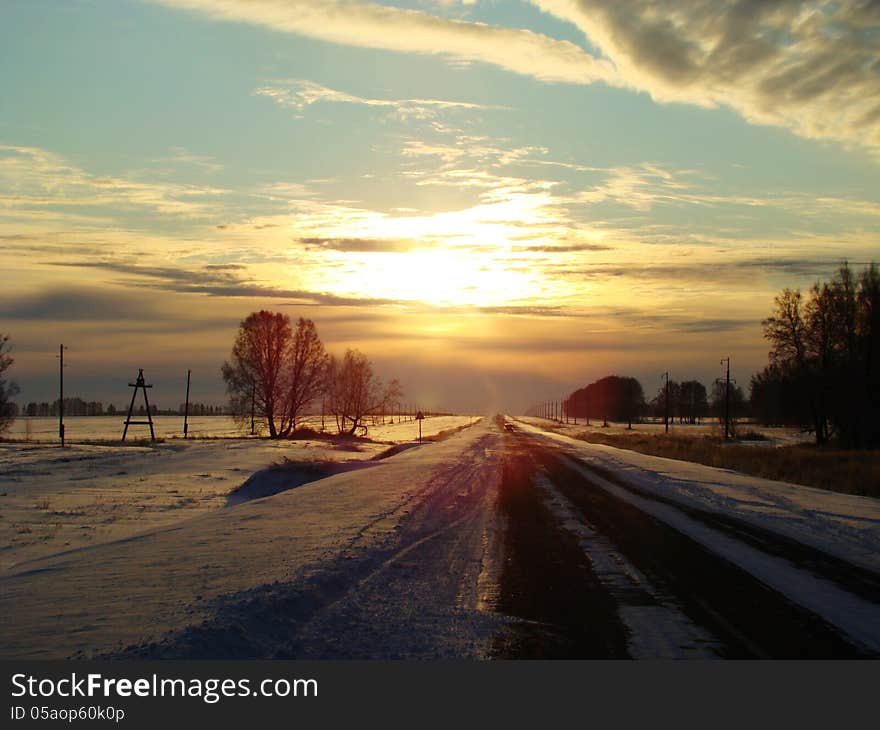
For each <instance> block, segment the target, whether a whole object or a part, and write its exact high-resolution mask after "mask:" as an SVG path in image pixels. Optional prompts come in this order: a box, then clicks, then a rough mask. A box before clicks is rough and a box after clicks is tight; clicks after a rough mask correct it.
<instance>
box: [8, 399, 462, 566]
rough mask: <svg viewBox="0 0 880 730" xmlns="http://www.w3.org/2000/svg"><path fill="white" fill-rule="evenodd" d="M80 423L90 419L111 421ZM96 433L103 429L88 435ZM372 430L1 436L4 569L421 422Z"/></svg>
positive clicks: (204, 502)
mask: <svg viewBox="0 0 880 730" xmlns="http://www.w3.org/2000/svg"><path fill="white" fill-rule="evenodd" d="M43 420H45V419H43ZM80 420H81V421H83V422H87V423H86V425H91V424H92V423H93V422H101V421H106V420H107V419H104V418H82V419H80ZM226 420H227V419H224V418H216V417H214V418H210V417H209V418H204V419H201V420H200V421H197V422H196V424H195V425H196V426H197V427H199V428H200V429H202V430H203V431H205V430H209V429H210V432H211V433H212V434H217V433H220V432H223V429H224V428H225V426H224V425H223V424H224V422H225V421H226ZM228 420H229V421H230V422H231V419H228ZM473 420H475V419H473V418H471V417H468V416H446V417H436V418H428V419H426V420H425V421H423V422H422V429H423V435H424V436H425V437H429V436H432V435H434V434H437V433H439V432H441V431H445V430H448V429H451V428H457V427H460V426H462V425H466V424H468V423H470V422H472V421H473ZM203 422H207V425H206V424H205V423H203ZM101 433H103V432H102V431H101V430H100V426H99V427H97V428H96V429H95V430H94V431H93V432H92V433H91V437H92V438H97V437H100V434H101ZM96 434H97V435H96ZM371 436H372V437H373V438H376V439H381V440H382V441H384V442H386V443H369V442H357V443H356V444H354V445H352V444H344V443H340V444H333V443H332V442H329V441H279V442H271V441H268V440H264V439H233V438H230V439H216V440H214V439H207V440H200V439H197V438H196V439H189V440H186V441H184V440H183V439H170V440H167V441H165V442H164V443H157V444H154V445H134V444H132V445H127V446H119V445H109V444H108V445H95V444H92V445H82V444H79V445H77V444H74V445H71V446H69V447H67V448H65V449H64V450H62V449H60V448H58V446H57V445H48V444H21V443H3V442H0V571H3V570H9V569H10V568H11V567H12V566H13V565H15V564H17V563H20V562H22V561H25V560H32V559H34V558H37V557H40V556H45V555H50V554H52V553H56V552H59V551H62V550H70V549H73V548H80V547H85V546H89V545H95V544H98V543H102V542H107V541H109V540H118V539H120V538H125V537H128V536H130V535H133V534H136V533H139V532H144V531H146V530H150V529H154V528H157V527H165V526H168V525H171V524H174V523H175V522H178V521H180V520H183V519H187V518H189V517H193V516H196V515H199V514H203V513H205V512H209V511H212V510H216V509H219V508H221V507H224V506H225V505H226V504H227V500H228V497H229V494H230V492H232V491H233V490H235V489H236V488H238V487H239V486H240V485H241V484H242V483H243V482H244V481H245V480H246V479H248V478H249V477H250V476H251V474H253V473H254V472H257V471H259V470H261V469H266V468H267V467H269V466H270V465H271V464H273V463H279V462H282V461H283V460H284V459H288V460H290V461H297V462H341V463H345V462H349V461H363V460H366V459H370V458H371V457H374V456H376V455H377V454H379V453H380V452H382V451H384V450H385V449H387V448H388V443H406V442H411V441H413V440H415V439H417V438H418V424H417V423H413V422H404V423H395V424H393V425H390V424H386V425H385V426H377V427H376V428H375V430H373V431H372V432H371Z"/></svg>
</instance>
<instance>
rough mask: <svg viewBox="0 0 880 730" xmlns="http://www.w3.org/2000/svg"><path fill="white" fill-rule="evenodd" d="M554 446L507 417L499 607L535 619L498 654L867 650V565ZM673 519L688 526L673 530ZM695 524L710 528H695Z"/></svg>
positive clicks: (870, 578)
mask: <svg viewBox="0 0 880 730" xmlns="http://www.w3.org/2000/svg"><path fill="white" fill-rule="evenodd" d="M565 451H566V450H565V448H564V447H563V446H560V445H559V444H557V443H553V442H549V441H547V440H544V439H541V438H540V437H537V436H535V435H534V434H533V433H529V432H524V431H523V430H521V429H520V428H517V426H516V425H515V424H508V427H507V429H506V433H505V465H504V479H503V484H502V489H501V500H500V505H501V508H502V510H503V511H504V512H505V513H506V515H507V517H508V524H509V530H508V534H507V544H506V549H507V551H508V554H509V555H508V561H507V562H506V563H505V565H506V566H507V567H508V569H507V570H506V571H505V572H504V574H503V575H502V580H501V596H502V600H501V606H500V607H501V609H502V610H504V611H506V612H509V613H512V614H515V615H520V616H523V617H524V618H527V619H530V620H531V621H534V622H536V623H535V624H532V625H526V626H525V627H517V628H515V629H514V630H512V631H511V632H510V635H509V637H508V641H507V642H506V643H505V644H504V645H503V646H500V647H498V649H499V654H500V655H503V656H509V657H519V656H525V657H533V658H537V657H571V658H573V657H581V658H587V657H589V658H603V657H634V658H687V657H692V658H710V657H730V658H857V657H870V656H876V655H877V652H876V646H875V645H872V644H871V642H872V641H873V639H874V637H875V636H876V631H877V629H878V628H880V580H878V576H877V575H876V574H874V573H872V572H871V571H868V570H864V569H861V568H858V567H855V566H853V565H850V564H849V563H847V562H846V561H843V560H840V559H838V558H834V557H832V556H829V555H827V554H824V553H822V552H820V551H818V550H815V549H813V548H809V547H806V546H804V545H802V544H800V543H798V542H796V541H793V540H791V539H788V538H784V537H781V536H778V535H774V534H772V533H770V532H768V531H762V530H759V529H757V528H755V527H754V526H751V525H748V524H745V523H742V522H738V521H736V520H733V519H730V518H726V517H722V516H720V515H717V514H711V513H708V512H701V511H700V510H695V509H687V508H685V507H682V506H681V505H677V504H674V503H671V502H670V501H668V500H664V499H662V498H658V497H657V496H656V495H653V494H647V493H645V492H643V491H640V490H638V489H635V488H633V487H632V486H631V485H630V484H629V483H628V482H625V481H623V480H622V479H617V478H615V475H613V474H608V473H600V472H599V471H597V470H596V469H595V468H590V467H589V466H588V465H587V464H586V463H584V462H583V461H581V460H578V459H576V458H573V457H572V456H571V455H569V454H566V453H565ZM658 515H659V517H658ZM685 520H686V521H687V522H688V523H690V524H689V525H688V529H687V530H685V531H682V530H680V529H677V527H679V526H681V524H682V522H683V521H685ZM700 531H702V532H703V533H706V532H711V533H714V534H715V537H716V539H715V540H714V541H711V540H704V541H702V542H701V541H699V540H697V539H694V538H693V537H692V535H695V534H696V535H700V534H701V532H700ZM707 542H708V543H709V544H717V545H719V546H721V548H722V549H721V550H713V549H709V548H707V546H706V543H707ZM719 552H720V553H722V554H719ZM746 553H748V554H749V555H750V556H751V557H752V559H751V560H750V561H748V562H749V563H750V564H755V565H759V564H760V561H759V559H758V558H759V557H760V558H763V559H764V560H766V561H777V562H780V563H782V564H784V565H786V566H787V567H788V568H789V571H790V572H792V573H793V574H794V575H795V578H796V579H798V580H800V581H801V582H804V581H805V580H808V579H812V580H815V581H816V584H817V585H818V586H819V587H820V588H819V589H817V590H823V591H826V592H834V596H835V597H839V599H840V601H842V602H843V603H846V602H847V601H851V602H852V603H853V604H854V605H857V606H859V607H861V609H862V611H861V613H860V615H859V616H858V617H857V618H853V616H852V615H851V614H852V612H851V614H850V615H849V616H846V617H842V619H843V620H842V621H841V622H840V623H841V624H842V625H837V624H836V623H834V622H833V621H831V620H829V619H828V616H827V615H823V616H820V615H818V614H817V613H816V612H814V611H811V610H808V609H806V608H804V607H803V606H802V605H798V603H796V602H795V601H793V600H791V598H789V597H787V595H784V594H783V592H780V591H779V590H776V589H774V587H771V586H770V585H768V584H767V582H765V581H764V580H761V579H759V577H756V576H755V575H753V574H752V573H751V572H749V571H748V570H745V569H743V568H742V567H740V566H739V565H737V564H736V561H734V560H731V559H730V557H731V556H736V555H737V554H739V555H743V554H746ZM752 554H754V555H752ZM783 578H784V576H783ZM823 613H825V614H827V613H831V614H832V615H833V611H827V610H826V611H824V612H823ZM865 637H866V638H865ZM863 639H864V640H863Z"/></svg>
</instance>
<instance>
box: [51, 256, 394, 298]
mask: <svg viewBox="0 0 880 730" xmlns="http://www.w3.org/2000/svg"><path fill="white" fill-rule="evenodd" d="M48 265H50V266H63V267H70V268H79V269H100V270H103V271H111V272H114V273H118V274H125V275H128V276H129V277H132V278H129V279H127V280H126V281H125V282H124V283H125V284H126V285H128V286H136V287H139V288H144V289H153V290H159V291H167V292H175V293H179V294H205V295H208V296H213V297H247V298H268V299H294V300H297V303H299V304H314V305H325V306H352V305H357V306H369V305H386V304H400V303H401V302H400V301H399V300H396V299H385V298H377V297H349V296H340V295H336V294H332V293H328V292H318V291H308V290H304V289H286V288H279V287H271V286H266V285H264V284H260V283H257V282H254V281H251V280H249V279H247V278H245V277H243V276H241V275H240V274H239V273H238V272H240V271H241V269H242V267H239V266H234V265H228V266H219V267H218V266H210V265H208V266H201V267H198V268H195V269H184V268H181V267H170V266H168V267H162V266H144V265H139V264H130V263H126V262H119V261H82V262H70V261H64V262H50V263H49V264H48Z"/></svg>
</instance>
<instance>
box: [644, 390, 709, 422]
mask: <svg viewBox="0 0 880 730" xmlns="http://www.w3.org/2000/svg"><path fill="white" fill-rule="evenodd" d="M651 413H652V414H653V415H654V417H655V418H663V417H664V416H665V415H666V383H664V384H663V385H661V386H660V387H659V389H658V390H657V395H655V396H654V399H653V400H652V401H651ZM708 413H709V401H708V394H707V393H706V386H705V385H703V384H702V383H701V382H699V381H698V380H685V381H684V382H682V383H678V382H676V381H675V380H670V381H669V418H670V421H675V419H676V418H677V419H678V422H679V423H697V422H698V421H699V420H700V419H701V418H705V417H706V415H708Z"/></svg>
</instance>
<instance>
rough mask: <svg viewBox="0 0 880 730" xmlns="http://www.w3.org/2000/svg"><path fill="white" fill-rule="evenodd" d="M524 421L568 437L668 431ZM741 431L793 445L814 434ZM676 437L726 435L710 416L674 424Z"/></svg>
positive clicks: (744, 427) (658, 426)
mask: <svg viewBox="0 0 880 730" xmlns="http://www.w3.org/2000/svg"><path fill="white" fill-rule="evenodd" d="M520 420H522V421H523V422H526V423H531V424H532V425H533V426H538V427H540V428H544V429H546V430H553V431H556V432H557V433H562V434H565V435H567V436H578V435H580V434H582V433H585V432H586V433H591V432H594V431H595V432H596V433H599V434H605V435H613V436H645V435H649V436H655V435H656V436H659V435H662V434H664V433H665V429H664V426H663V422H662V421H661V422H656V423H655V422H648V423H634V424H633V425H632V428H628V426H627V424H626V423H612V422H609V424H608V426H607V427H606V426H603V425H602V421H600V420H595V419H594V420H591V421H590V424H589V425H587V423H586V422H585V421H584V419H579V421H578V423H559V422H557V421H552V420H550V419H547V418H535V417H534V416H526V417H523V418H521V419H520ZM739 428H740V431H741V432H746V431H754V432H757V433H760V434H762V435H763V436H764V437H765V438H766V441H764V440H762V441H744V442H742V443H750V444H754V445H756V446H793V445H796V444H802V443H812V441H813V435H812V434H810V433H807V432H805V431H801V429H799V428H792V427H787V426H786V427H781V426H758V425H754V424H751V423H743V424H740V426H739ZM669 434H670V435H672V436H722V435H723V429H722V427H721V426H720V425H719V423H718V422H717V421H716V420H714V419H706V420H704V421H703V422H702V423H694V424H690V423H673V424H671V425H670V427H669Z"/></svg>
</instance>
